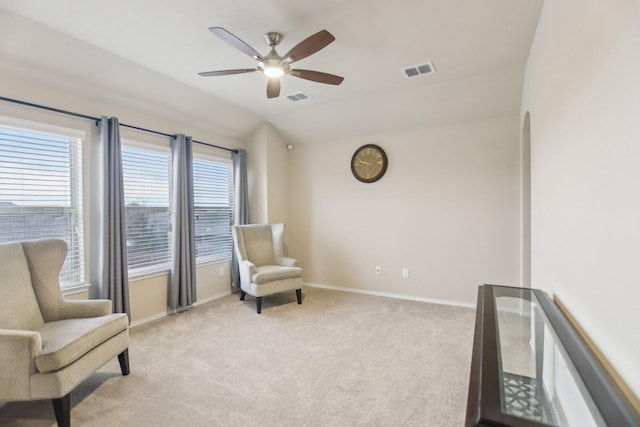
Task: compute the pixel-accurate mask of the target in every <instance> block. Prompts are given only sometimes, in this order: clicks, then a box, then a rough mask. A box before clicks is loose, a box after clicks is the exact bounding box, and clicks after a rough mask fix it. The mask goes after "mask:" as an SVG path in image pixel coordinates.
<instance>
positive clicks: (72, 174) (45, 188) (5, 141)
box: [0, 124, 84, 287]
mask: <svg viewBox="0 0 640 427" xmlns="http://www.w3.org/2000/svg"><path fill="white" fill-rule="evenodd" d="M34 127H37V128H38V130H34V129H29V128H14V127H8V126H4V125H2V124H0V241H2V242H9V241H21V240H32V239H40V238H60V239H64V240H65V241H66V242H67V244H68V246H69V252H68V255H67V259H66V261H65V264H64V267H63V269H62V272H61V275H60V283H61V286H62V287H66V286H73V285H79V284H82V283H84V243H83V225H82V138H81V137H79V136H77V134H78V132H77V131H73V130H69V134H66V135H65V134H64V130H60V129H57V128H56V131H55V132H53V131H52V132H51V133H49V132H47V131H44V132H43V131H41V130H40V129H41V128H42V127H43V126H42V125H40V124H37V126H36V124H34ZM45 127H46V126H45ZM74 134H75V135H74Z"/></svg>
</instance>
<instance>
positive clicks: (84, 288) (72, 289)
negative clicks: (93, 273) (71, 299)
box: [61, 283, 91, 297]
mask: <svg viewBox="0 0 640 427" xmlns="http://www.w3.org/2000/svg"><path fill="white" fill-rule="evenodd" d="M90 287H91V283H84V284H82V285H76V286H67V287H65V288H62V289H61V291H62V295H63V296H65V297H66V296H67V295H75V294H81V293H85V292H86V293H89V288H90Z"/></svg>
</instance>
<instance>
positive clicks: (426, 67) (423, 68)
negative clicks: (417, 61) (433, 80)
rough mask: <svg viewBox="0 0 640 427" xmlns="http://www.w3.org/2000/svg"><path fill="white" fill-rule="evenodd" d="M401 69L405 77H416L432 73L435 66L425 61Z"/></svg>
mask: <svg viewBox="0 0 640 427" xmlns="http://www.w3.org/2000/svg"><path fill="white" fill-rule="evenodd" d="M403 71H404V74H405V75H406V76H407V77H416V76H420V75H423V74H430V73H433V72H434V71H435V68H433V64H432V63H431V62H427V63H426V64H422V65H416V66H415V67H409V68H405V69H404V70H403Z"/></svg>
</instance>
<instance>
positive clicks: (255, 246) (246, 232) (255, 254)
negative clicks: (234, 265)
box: [233, 224, 285, 267]
mask: <svg viewBox="0 0 640 427" xmlns="http://www.w3.org/2000/svg"><path fill="white" fill-rule="evenodd" d="M284 229H285V226H284V224H251V225H236V226H234V227H233V232H234V234H235V237H236V245H237V250H238V252H239V258H240V259H247V260H249V261H251V262H252V263H253V264H255V266H256V267H262V266H264V265H274V264H276V259H277V258H279V257H282V255H283V245H284Z"/></svg>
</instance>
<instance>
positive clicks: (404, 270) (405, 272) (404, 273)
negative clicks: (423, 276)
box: [402, 268, 409, 277]
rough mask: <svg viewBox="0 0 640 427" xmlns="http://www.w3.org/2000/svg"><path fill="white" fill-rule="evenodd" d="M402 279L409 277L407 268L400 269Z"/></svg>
mask: <svg viewBox="0 0 640 427" xmlns="http://www.w3.org/2000/svg"><path fill="white" fill-rule="evenodd" d="M402 277H409V269H408V268H403V269H402Z"/></svg>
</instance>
